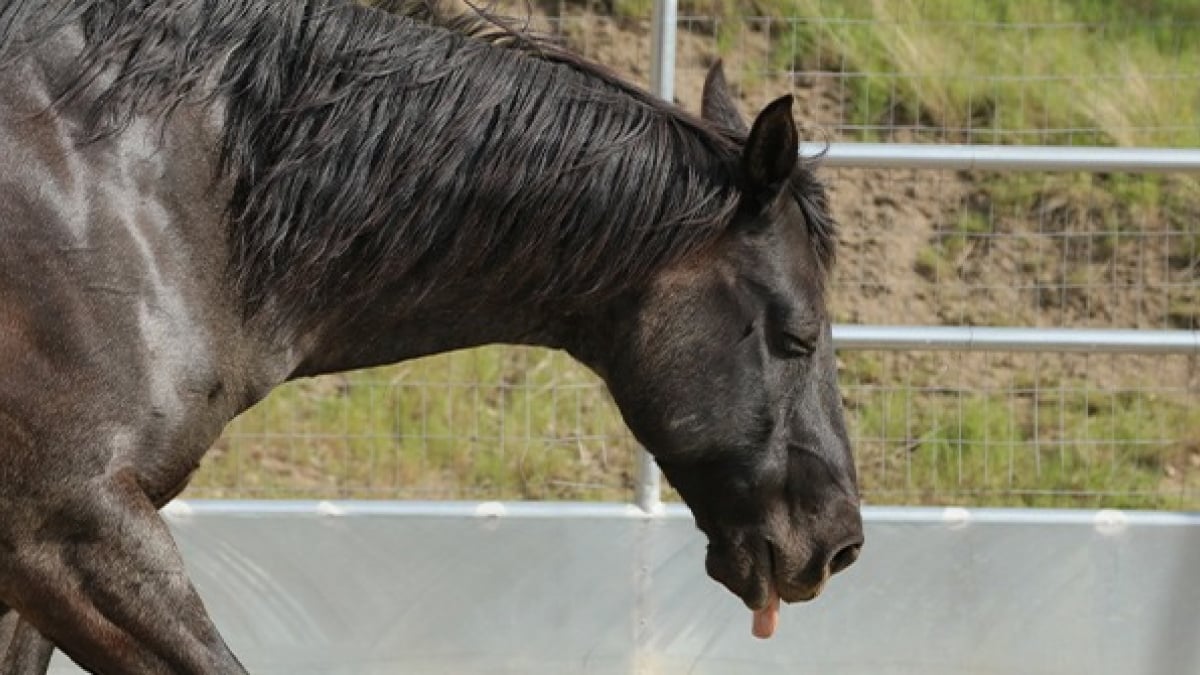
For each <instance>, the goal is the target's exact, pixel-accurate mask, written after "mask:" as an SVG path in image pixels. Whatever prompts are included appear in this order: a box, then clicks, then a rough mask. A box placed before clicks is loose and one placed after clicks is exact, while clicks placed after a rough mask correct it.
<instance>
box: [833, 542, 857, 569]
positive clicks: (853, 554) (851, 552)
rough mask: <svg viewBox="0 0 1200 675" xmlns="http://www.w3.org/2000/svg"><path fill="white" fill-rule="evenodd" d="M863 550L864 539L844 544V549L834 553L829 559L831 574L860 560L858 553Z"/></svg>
mask: <svg viewBox="0 0 1200 675" xmlns="http://www.w3.org/2000/svg"><path fill="white" fill-rule="evenodd" d="M860 551H862V541H857V542H855V543H853V544H850V545H848V546H844V547H843V548H842V550H840V551H838V552H837V553H834V554H833V557H832V558H830V559H829V576H833V575H835V574H837V573H838V572H841V571H842V570H844V569H846V568H847V567H849V566H851V565H853V564H854V561H855V560H858V554H859V552H860Z"/></svg>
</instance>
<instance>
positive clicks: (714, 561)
mask: <svg viewBox="0 0 1200 675" xmlns="http://www.w3.org/2000/svg"><path fill="white" fill-rule="evenodd" d="M704 567H705V570H706V571H707V572H708V576H709V577H711V578H712V579H713V580H714V581H716V582H717V583H719V584H721V585H722V586H724V587H725V588H727V589H729V592H731V593H733V594H734V595H736V596H737V597H738V598H739V599H740V600H741V601H742V602H743V603H744V604H745V605H746V607H747V608H748V609H750V610H752V611H760V610H762V609H764V608H766V607H767V605H768V603H769V602H770V600H771V596H772V595H773V593H774V586H775V584H774V582H773V580H772V577H773V572H774V570H773V564H772V560H771V552H770V547H769V546H767V545H766V544H765V542H764V543H763V544H762V545H760V546H754V547H727V546H720V547H717V546H713V545H712V544H711V543H710V545H709V547H708V555H707V556H706V557H705V560H704Z"/></svg>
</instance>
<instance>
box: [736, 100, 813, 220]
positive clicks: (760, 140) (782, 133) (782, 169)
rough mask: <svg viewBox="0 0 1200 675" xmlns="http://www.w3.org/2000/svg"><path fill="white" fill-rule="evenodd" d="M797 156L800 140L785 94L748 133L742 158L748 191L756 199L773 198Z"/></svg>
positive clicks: (767, 108) (793, 166)
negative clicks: (754, 194) (749, 190)
mask: <svg viewBox="0 0 1200 675" xmlns="http://www.w3.org/2000/svg"><path fill="white" fill-rule="evenodd" d="M799 152H800V137H799V134H798V133H797V132H796V121H795V120H794V119H792V96H791V94H788V95H787V96H783V97H781V98H777V99H775V100H774V101H772V102H771V104H770V105H768V106H767V107H766V108H764V109H763V111H762V112H761V113H759V115H758V118H757V119H755V120H754V126H753V127H751V129H750V137H749V138H748V139H747V140H746V149H745V151H744V152H743V154H742V168H743V170H744V171H745V172H746V178H747V183H748V185H747V187H749V188H750V189H751V190H752V191H753V192H754V193H756V194H757V195H758V196H761V197H773V196H774V195H775V194H777V193H778V192H779V189H780V188H781V187H782V186H783V183H784V181H786V180H787V179H788V178H789V177H790V176H791V175H792V170H793V169H795V168H796V162H797V161H798V156H799Z"/></svg>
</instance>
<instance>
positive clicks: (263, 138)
mask: <svg viewBox="0 0 1200 675" xmlns="http://www.w3.org/2000/svg"><path fill="white" fill-rule="evenodd" d="M412 6H413V5H408V7H409V9H410V16H399V15H396V14H392V13H387V12H384V11H380V10H378V9H372V8H368V7H364V6H360V5H357V4H355V3H352V2H348V1H341V0H308V1H307V2H304V1H290V2H249V1H247V0H59V1H58V2H34V1H32V0H7V1H5V0H0V62H2V61H3V59H5V58H11V57H12V56H13V52H18V51H20V48H21V47H22V45H23V44H24V43H25V42H29V43H33V42H35V41H36V39H37V37H38V36H39V35H44V32H45V31H44V30H43V29H38V30H35V29H33V28H30V27H31V26H61V25H65V24H67V23H69V22H72V21H76V20H79V21H81V22H82V25H83V26H84V31H85V39H86V48H85V52H84V53H83V54H82V55H81V57H80V59H79V64H80V76H79V78H78V80H77V82H76V85H75V87H73V89H72V90H70V91H66V92H64V93H63V96H64V99H70V98H71V97H72V96H74V95H77V94H78V93H79V92H80V91H83V90H84V88H85V87H87V86H89V85H90V84H92V83H93V82H94V81H96V78H97V76H98V75H99V74H100V73H101V71H104V74H105V76H106V77H113V78H114V79H112V82H111V84H110V85H107V86H106V88H105V89H104V92H103V94H102V96H101V97H100V99H99V103H98V105H96V106H95V107H94V108H93V110H92V111H91V113H92V116H91V119H90V122H91V124H90V129H91V131H92V135H93V137H94V138H103V137H104V136H105V135H107V134H110V133H114V132H116V131H119V130H120V129H122V128H123V127H124V126H125V125H126V124H127V123H128V121H129V120H130V119H132V117H133V116H134V115H135V114H141V113H146V112H157V113H159V114H161V115H163V116H164V118H165V116H169V114H170V112H171V111H173V110H175V109H176V108H177V107H179V106H180V105H186V104H194V103H198V102H203V101H222V102H224V103H223V105H225V113H226V117H225V129H224V137H223V139H222V147H221V166H222V168H223V171H224V172H225V173H226V175H228V176H230V177H231V178H232V179H233V186H234V187H233V196H232V200H231V203H230V204H229V222H230V231H229V235H230V242H231V249H232V260H231V269H232V271H233V272H234V274H235V277H236V279H237V283H238V286H239V289H240V290H241V292H242V294H243V297H244V299H245V302H246V304H247V310H248V311H249V312H256V311H259V310H261V309H262V308H263V307H264V306H265V305H266V304H268V303H271V304H272V305H273V306H272V311H273V312H276V313H278V314H279V316H281V317H283V316H297V317H303V316H313V315H314V314H315V312H313V310H314V309H316V308H318V307H314V303H315V304H316V305H318V306H319V308H326V309H327V308H330V307H334V306H343V307H353V306H356V305H361V304H363V303H367V302H370V300H371V296H372V294H373V293H375V292H378V290H379V289H381V288H384V287H387V286H388V285H389V284H395V283H396V280H403V283H404V284H405V286H406V291H407V292H411V293H412V294H413V295H414V300H419V299H420V298H421V297H423V296H424V294H425V293H426V292H427V291H428V290H429V289H430V288H431V287H432V286H433V285H434V284H438V285H446V284H455V283H458V284H462V286H463V288H467V287H469V286H471V285H472V284H471V283H470V282H471V281H472V280H476V279H479V278H487V279H489V280H490V282H491V284H492V285H493V287H494V290H493V291H489V293H490V296H489V299H492V298H495V296H496V295H497V294H504V295H506V296H507V297H512V298H519V299H523V300H526V301H529V302H555V303H560V304H562V305H563V307H564V310H569V309H570V308H571V307H572V306H579V307H582V306H586V305H587V304H589V303H593V302H595V301H597V300H599V299H601V298H603V297H606V296H608V295H611V294H612V293H614V292H617V291H619V290H620V289H622V288H626V287H629V286H630V285H632V284H637V283H638V282H639V281H642V280H645V279H647V278H648V277H649V275H650V274H652V273H653V272H654V271H655V270H656V269H658V268H660V267H661V266H662V265H663V264H666V263H669V262H671V261H674V260H679V259H681V258H682V257H684V256H687V255H689V254H690V253H692V252H695V251H697V250H699V249H701V248H703V247H705V246H707V245H709V244H710V243H711V242H713V241H714V240H715V239H716V238H717V236H718V235H719V234H720V233H721V232H723V231H724V230H725V228H726V227H727V226H728V224H729V223H730V221H731V220H732V218H733V215H734V213H735V211H736V209H737V207H738V203H739V200H740V195H739V193H738V190H737V186H736V179H735V176H736V173H737V170H736V166H737V162H738V157H739V152H740V148H741V145H742V142H743V141H744V139H742V138H738V137H737V136H736V135H734V134H731V133H728V132H726V131H723V130H720V129H717V128H715V127H713V126H712V125H710V124H708V123H706V122H704V121H702V120H700V119H698V118H696V117H693V116H691V115H688V114H686V113H683V112H682V111H679V110H677V109H676V108H674V107H673V106H669V105H666V104H663V103H661V102H659V101H657V100H656V99H655V98H654V97H652V96H650V95H649V94H647V93H645V92H642V91H641V90H638V89H636V88H634V87H632V86H631V85H628V84H626V83H624V82H622V81H621V80H620V79H619V78H617V77H616V76H615V75H613V74H611V73H610V72H609V71H607V70H604V69H603V68H601V67H599V66H596V65H594V64H591V63H588V62H586V61H584V60H582V59H580V58H578V57H576V56H574V55H572V54H570V53H569V52H567V51H566V50H563V49H561V48H559V47H556V46H554V45H553V44H552V43H550V42H546V41H544V40H540V39H538V38H536V37H534V36H531V35H526V34H524V33H521V32H519V31H516V30H515V29H512V28H511V27H507V28H505V30H503V31H501V32H500V35H499V37H497V36H496V35H493V36H491V37H488V36H486V35H484V33H485V32H486V31H482V30H480V29H481V28H484V27H488V26H490V27H492V28H494V27H496V26H497V25H498V24H495V23H494V22H491V21H488V20H487V19H485V18H480V19H478V22H472V21H470V20H457V22H441V23H442V24H447V25H451V27H452V28H453V29H449V28H447V27H446V25H439V22H438V21H433V20H432V19H434V18H436V16H435V15H434V14H432V13H428V12H426V13H422V14H421V17H423V18H424V19H425V20H420V18H414V17H415V15H412V13H411V7H412ZM417 6H418V7H424V10H428V9H429V8H428V7H427V6H424V5H423V3H421V4H418V5H417ZM424 10H422V11H423V12H424ZM479 22H484V23H479ZM485 23H486V26H485ZM493 32H495V31H493ZM793 192H794V194H795V195H796V197H797V199H798V200H799V201H800V203H801V205H802V206H803V207H804V208H805V212H806V216H808V217H809V225H810V228H811V231H812V232H813V233H814V234H815V236H814V242H815V244H814V245H815V247H816V250H817V252H818V253H819V255H820V258H821V260H822V263H823V264H825V265H827V264H828V263H829V262H830V261H831V260H832V257H833V238H834V234H833V230H832V225H831V221H830V220H829V218H828V216H827V215H826V213H827V209H826V206H825V203H824V192H823V189H822V188H821V186H820V185H819V183H817V182H816V180H815V179H814V178H813V176H812V175H811V173H810V172H809V171H808V169H807V168H802V169H801V170H800V171H798V172H797V176H796V177H795V180H794V181H793ZM392 288H393V291H395V288H394V286H393V287H392Z"/></svg>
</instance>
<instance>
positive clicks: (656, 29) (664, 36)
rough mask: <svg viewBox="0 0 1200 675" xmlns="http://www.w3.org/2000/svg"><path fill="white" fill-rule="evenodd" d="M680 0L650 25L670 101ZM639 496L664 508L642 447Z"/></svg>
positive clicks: (657, 8) (663, 5)
mask: <svg viewBox="0 0 1200 675" xmlns="http://www.w3.org/2000/svg"><path fill="white" fill-rule="evenodd" d="M678 9H679V8H678V2H677V0H655V2H654V18H653V19H652V21H651V26H650V61H651V64H650V87H651V88H652V89H653V90H654V93H655V94H657V95H658V96H659V97H661V98H663V99H664V100H667V101H673V100H674V99H675V26H676V24H677V23H678V20H677V17H678V14H679V12H678ZM636 499H637V505H638V508H640V509H642V510H643V511H645V512H646V513H658V512H660V511H661V510H662V474H661V473H660V472H659V470H658V465H657V464H655V463H654V458H653V457H651V456H650V453H648V452H646V451H645V450H643V451H642V452H641V461H639V462H638V473H637V487H636Z"/></svg>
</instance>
